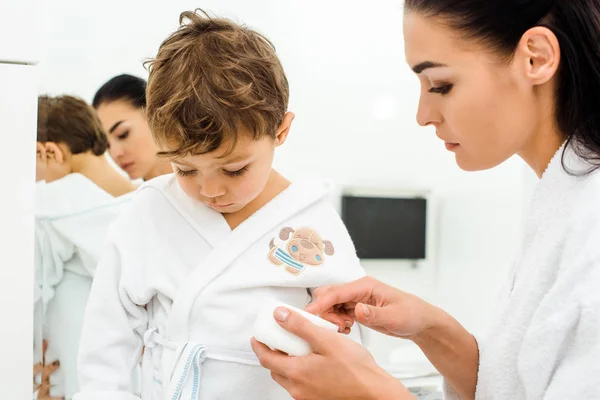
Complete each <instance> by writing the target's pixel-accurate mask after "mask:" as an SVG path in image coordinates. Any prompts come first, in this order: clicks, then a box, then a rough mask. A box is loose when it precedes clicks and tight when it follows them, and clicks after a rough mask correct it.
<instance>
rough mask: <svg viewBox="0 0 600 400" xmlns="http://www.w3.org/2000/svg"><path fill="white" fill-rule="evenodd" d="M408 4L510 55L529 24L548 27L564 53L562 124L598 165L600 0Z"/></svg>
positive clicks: (559, 97) (421, 0) (559, 102)
mask: <svg viewBox="0 0 600 400" xmlns="http://www.w3.org/2000/svg"><path fill="white" fill-rule="evenodd" d="M405 9H406V10H408V11H414V12H417V13H419V14H422V15H424V16H426V17H438V18H441V19H442V20H443V21H444V22H445V23H446V24H447V26H449V27H450V28H452V29H456V30H458V31H460V32H461V33H463V34H464V35H465V37H466V38H467V39H472V40H477V41H480V42H482V43H485V44H486V45H489V46H490V47H491V48H492V49H494V50H496V51H497V52H498V54H500V55H501V56H503V57H505V58H506V59H507V60H510V59H511V58H512V55H513V54H514V51H515V50H516V48H517V46H518V44H519V41H520V40H521V37H522V36H523V34H524V33H525V32H526V31H527V30H528V29H530V28H533V27H535V26H543V27H546V28H548V29H550V30H551V31H552V32H553V33H554V34H555V35H556V37H557V39H558V42H559V45H560V52H561V65H560V67H559V70H558V72H557V74H558V77H557V82H558V84H557V93H556V102H555V108H556V122H557V124H558V128H559V129H560V131H561V132H562V133H563V134H564V135H566V139H567V141H568V143H569V144H571V145H572V147H573V149H574V150H575V151H576V153H577V154H578V155H579V156H580V157H582V158H584V159H586V160H587V161H588V162H590V163H591V164H592V165H593V168H592V170H595V169H598V168H600V1H598V0H491V1H490V0H406V2H405ZM563 168H564V153H563ZM565 170H567V169H566V168H565ZM567 172H569V171H567ZM590 172H591V171H590Z"/></svg>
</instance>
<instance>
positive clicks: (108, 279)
mask: <svg viewBox="0 0 600 400" xmlns="http://www.w3.org/2000/svg"><path fill="white" fill-rule="evenodd" d="M123 282H124V279H123V275H122V265H121V260H120V256H119V252H118V249H117V248H116V246H114V245H112V244H111V245H110V246H109V247H108V248H107V252H106V253H105V255H104V256H103V257H102V259H101V260H100V263H99V264H98V269H97V271H96V276H95V278H94V283H93V285H92V290H91V293H90V298H89V300H88V304H87V309H86V314H85V320H84V325H83V329H82V334H81V345H80V348H79V366H78V372H79V386H80V392H79V393H78V394H77V395H75V397H74V399H73V400H100V399H102V400H104V399H111V400H139V397H138V396H137V395H136V394H134V387H133V382H132V374H133V371H134V369H135V368H136V366H137V365H138V364H139V360H140V357H141V354H142V346H143V339H142V337H143V333H144V332H145V330H146V327H147V324H148V317H147V311H146V309H145V308H144V306H142V305H138V304H136V302H135V301H134V299H132V298H131V297H130V294H129V292H128V291H127V290H126V289H125V287H124V283H123Z"/></svg>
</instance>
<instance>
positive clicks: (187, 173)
mask: <svg viewBox="0 0 600 400" xmlns="http://www.w3.org/2000/svg"><path fill="white" fill-rule="evenodd" d="M247 170H248V166H247V165H246V166H245V167H242V168H240V169H238V170H235V171H229V170H226V169H224V170H223V173H224V174H225V175H227V176H231V177H236V176H242V175H243V174H244V173H245V172H246V171H247ZM175 172H176V173H177V175H179V176H181V177H186V176H192V175H195V174H197V173H198V171H197V170H195V169H192V170H182V169H180V168H179V167H177V166H176V167H175Z"/></svg>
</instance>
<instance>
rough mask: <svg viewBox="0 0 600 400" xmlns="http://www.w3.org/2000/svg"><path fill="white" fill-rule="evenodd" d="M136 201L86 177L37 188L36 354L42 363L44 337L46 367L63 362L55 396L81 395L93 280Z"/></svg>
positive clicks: (73, 176) (69, 177) (74, 176)
mask: <svg viewBox="0 0 600 400" xmlns="http://www.w3.org/2000/svg"><path fill="white" fill-rule="evenodd" d="M131 197H132V196H131V195H126V196H121V197H118V198H115V197H113V196H112V195H110V194H109V193H107V192H105V191H104V190H102V189H101V188H99V187H98V186H96V185H95V184H94V183H93V182H92V181H90V180H89V179H87V178H86V177H85V176H83V175H81V174H69V175H67V176H65V177H64V178H62V179H59V180H57V181H54V182H52V183H48V184H46V185H38V188H37V191H36V220H35V224H36V226H35V229H36V232H35V233H36V266H35V270H36V285H35V286H36V292H37V299H34V300H37V301H36V304H37V305H36V307H37V310H36V313H37V314H38V317H37V319H36V321H35V326H34V329H35V331H36V332H35V336H34V337H35V338H36V340H35V342H36V343H35V347H36V349H35V353H36V354H37V356H38V357H37V358H38V359H39V357H40V353H41V351H40V346H41V343H40V342H41V339H42V337H43V339H46V340H47V342H48V350H47V352H46V363H51V362H53V361H55V360H59V361H60V368H59V369H58V370H57V371H56V372H54V374H52V376H51V383H52V384H53V387H52V389H51V395H53V396H65V397H66V398H67V399H70V398H72V397H73V396H74V394H75V393H76V392H77V391H78V390H79V386H78V384H77V351H78V347H79V336H80V334H81V326H82V324H83V315H84V312H85V305H86V302H87V298H88V296H89V292H90V288H91V285H92V278H93V275H94V272H95V270H96V265H97V263H98V260H99V258H100V253H101V252H102V249H103V247H104V245H105V240H106V235H107V233H108V227H109V226H110V224H111V223H112V222H113V221H114V220H115V218H116V216H117V215H118V214H119V212H120V211H121V210H122V208H123V207H124V205H125V204H127V203H128V202H129V200H130V199H131ZM40 307H42V311H41V314H42V315H43V319H42V321H40V316H39V314H40V310H39V308H40ZM40 323H41V324H42V326H40ZM37 361H39V360H36V362H37Z"/></svg>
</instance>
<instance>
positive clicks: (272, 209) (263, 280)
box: [75, 175, 364, 400]
mask: <svg viewBox="0 0 600 400" xmlns="http://www.w3.org/2000/svg"><path fill="white" fill-rule="evenodd" d="M328 192H329V188H328V186H327V185H325V184H324V183H321V182H312V183H311V182H304V183H294V184H292V185H291V186H290V187H289V188H288V189H286V190H285V191H284V192H282V193H281V194H280V195H278V196H277V197H276V198H274V199H273V200H272V201H270V202H269V203H268V204H267V205H265V206H264V207H263V208H261V209H260V210H258V211H257V212H256V213H255V214H254V215H252V216H251V217H250V218H249V219H247V220H246V221H244V222H243V223H242V224H241V225H240V226H238V227H237V228H236V229H234V230H233V231H232V230H231V229H230V228H229V226H228V224H227V223H226V221H225V219H224V217H223V216H222V215H221V214H220V213H218V212H215V211H213V210H212V209H210V208H208V207H206V206H205V205H203V204H201V203H199V202H196V201H195V200H193V199H191V198H190V197H188V196H187V195H185V193H184V192H183V191H182V189H181V187H180V186H179V185H178V184H177V181H176V179H175V178H174V176H172V175H170V176H164V177H159V178H157V179H155V180H153V181H150V182H149V183H147V184H146V185H144V186H143V187H142V188H141V189H140V190H139V191H138V193H137V195H136V196H135V198H134V200H133V202H132V207H131V209H130V210H129V211H128V212H127V213H124V214H123V215H122V216H121V218H119V221H118V223H117V224H116V225H115V226H114V229H113V230H112V235H111V239H110V244H109V248H108V249H107V253H106V254H105V256H104V257H103V258H102V260H101V262H100V264H99V267H98V271H97V274H96V280H95V281H94V285H93V288H92V293H91V296H90V301H89V303H88V308H87V311H86V320H85V323H84V332H83V337H82V343H81V348H80V355H79V357H80V358H79V361H80V362H79V371H80V383H81V392H80V393H79V394H78V395H77V396H76V397H75V398H76V400H100V399H102V400H104V399H111V400H134V399H139V397H138V395H136V394H135V393H134V390H133V389H132V386H131V382H130V380H129V376H130V375H131V370H132V368H133V367H134V365H135V364H136V363H137V362H138V360H139V357H140V354H141V353H142V348H143V346H145V350H144V359H143V374H144V378H143V379H144V380H143V394H142V398H143V399H144V400H159V399H160V400H162V399H169V400H171V399H175V400H176V399H179V398H181V399H186V400H190V399H198V398H200V399H205V400H212V399H244V400H274V399H289V398H290V396H289V394H288V393H287V392H285V391H284V390H283V389H282V388H281V387H279V385H277V384H276V383H275V382H274V381H273V380H272V379H271V377H270V373H269V371H267V370H265V369H263V368H262V367H260V365H259V364H258V361H257V359H256V357H255V355H254V353H253V352H252V350H251V347H250V339H251V337H252V326H253V324H254V321H255V318H256V316H257V313H258V311H259V309H260V307H261V304H262V302H263V301H265V300H264V299H266V298H276V299H279V300H281V301H283V302H285V303H288V304H290V305H293V306H296V307H304V306H305V305H306V304H308V303H309V302H310V301H311V292H310V290H309V288H314V287H318V286H321V285H325V284H332V283H341V282H346V281H351V280H354V279H358V278H360V277H362V276H363V275H364V271H363V269H362V268H361V266H360V264H359V260H358V259H357V257H356V253H355V249H354V246H353V244H352V242H351V240H350V237H349V235H348V232H347V230H346V228H345V226H344V225H343V223H342V221H341V220H340V218H339V217H338V215H337V214H336V212H335V210H334V209H333V207H332V206H331V205H330V203H329V201H328V199H327V195H328ZM284 228H291V229H287V230H285V232H287V237H286V235H281V231H282V229H284ZM300 228H310V229H312V232H316V234H310V235H308V236H306V235H305V234H306V232H307V230H306V229H304V230H301V229H300ZM291 230H294V232H297V233H298V234H300V236H302V235H305V240H309V241H311V242H312V243H313V245H314V244H315V243H317V244H319V243H320V241H323V243H324V241H326V240H329V241H330V242H331V244H332V245H333V248H334V254H333V255H327V254H325V253H322V254H321V255H320V257H321V258H322V260H321V261H322V264H321V265H318V266H310V265H307V264H305V263H303V262H298V261H297V260H296V261H294V257H293V255H292V254H291V253H290V252H293V251H298V250H301V249H300V247H298V246H304V244H302V243H300V242H296V244H294V243H291V242H289V240H286V239H288V238H289V237H291V236H293V233H292V232H291ZM288 245H289V246H288ZM286 246H287V247H286ZM307 246H308V247H311V244H310V243H309V244H307ZM288 247H289V251H288ZM313 250H314V248H313ZM276 251H277V252H278V254H279V256H281V257H282V258H284V259H286V260H287V263H279V261H275V262H274V261H273V260H274V259H273V257H270V256H272V254H273V253H275V252H276ZM315 257H316V256H315ZM323 258H324V259H323ZM305 261H307V260H306V259H305ZM278 264H280V265H278Z"/></svg>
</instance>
